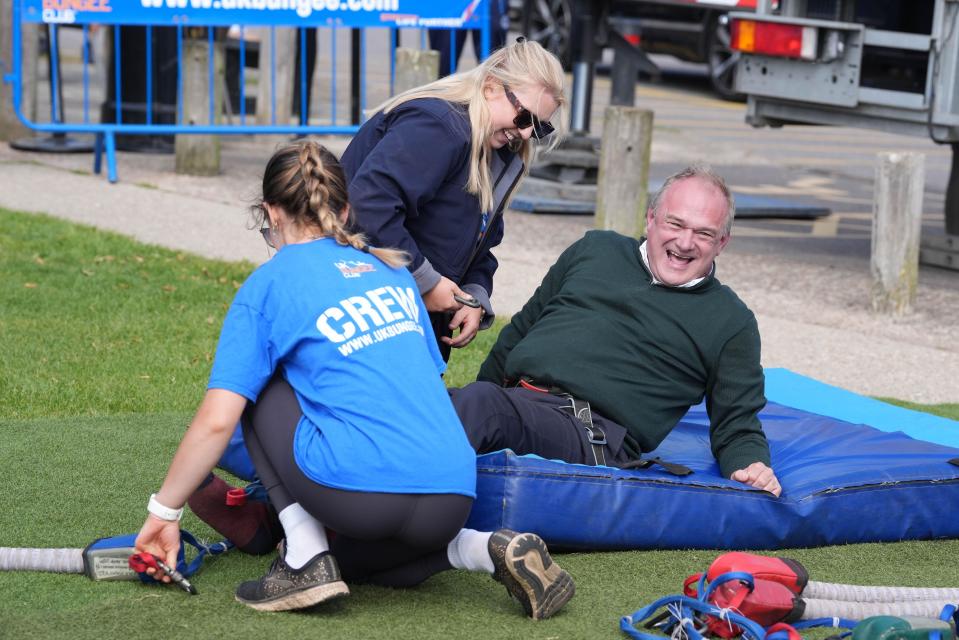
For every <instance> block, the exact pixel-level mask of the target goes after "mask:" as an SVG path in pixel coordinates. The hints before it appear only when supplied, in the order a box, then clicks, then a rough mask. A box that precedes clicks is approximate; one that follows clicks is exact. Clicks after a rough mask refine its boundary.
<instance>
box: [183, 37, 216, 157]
mask: <svg viewBox="0 0 959 640" xmlns="http://www.w3.org/2000/svg"><path fill="white" fill-rule="evenodd" d="M205 32H206V29H203V28H196V29H193V28H191V29H188V30H187V33H186V37H184V39H183V69H182V73H183V113H182V114H181V116H180V122H182V123H183V124H186V125H209V124H217V123H219V122H221V120H222V115H221V114H222V111H223V89H222V87H223V83H222V82H218V78H222V77H223V72H224V71H223V64H224V63H223V44H222V43H220V42H214V43H213V51H210V43H209V41H208V40H207V38H206V33H205ZM211 55H212V56H213V86H212V87H211V86H210V56H211ZM211 92H212V93H213V121H212V123H211V121H210V93H211ZM175 148H176V172H177V173H185V174H188V175H194V176H213V175H216V174H218V173H219V172H220V137H219V136H216V135H197V134H189V133H184V134H180V135H177V136H176V143H175Z"/></svg>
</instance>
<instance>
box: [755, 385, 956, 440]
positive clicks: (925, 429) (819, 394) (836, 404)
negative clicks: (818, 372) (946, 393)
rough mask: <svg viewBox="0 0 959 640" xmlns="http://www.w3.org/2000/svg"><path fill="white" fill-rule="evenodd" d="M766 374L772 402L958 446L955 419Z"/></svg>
mask: <svg viewBox="0 0 959 640" xmlns="http://www.w3.org/2000/svg"><path fill="white" fill-rule="evenodd" d="M765 374H766V398H768V399H769V400H770V401H771V402H777V403H779V404H784V405H786V406H787V407H793V408H796V409H803V410H805V411H809V412H810V413H818V414H819V415H823V416H829V417H832V418H836V419H838V420H845V421H846V422H853V423H856V424H868V425H869V426H870V427H876V428H877V429H879V430H881V431H902V432H903V433H905V434H906V435H909V436H912V437H913V438H918V439H919V440H927V441H929V442H937V443H939V444H944V445H947V446H950V447H959V422H956V421H955V420H949V419H947V418H941V417H939V416H934V415H932V414H930V413H922V412H921V411H913V410H911V409H904V408H902V407H896V406H894V405H891V404H886V403H885V402H880V401H879V400H873V399H872V398H867V397H865V396H860V395H858V394H855V393H853V392H852V391H846V390H845V389H840V388H839V387H833V386H831V385H828V384H826V383H824V382H820V381H818V380H814V379H813V378H807V377H806V376H801V375H799V374H798V373H793V372H792V371H790V370H789V369H766V370H765Z"/></svg>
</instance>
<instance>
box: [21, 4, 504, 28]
mask: <svg viewBox="0 0 959 640" xmlns="http://www.w3.org/2000/svg"><path fill="white" fill-rule="evenodd" d="M487 1H488V0H443V1H442V2H440V1H438V0H21V2H22V12H21V16H22V19H23V20H25V21H26V22H47V23H60V24H92V23H98V24H124V25H137V24H139V25H178V24H179V25H184V26H186V25H198V26H200V25H202V26H229V25H233V24H250V25H283V26H343V27H425V28H446V29H462V28H480V27H481V25H482V24H483V20H482V16H483V15H484V14H485V13H486V7H485V6H484V4H485V2H487Z"/></svg>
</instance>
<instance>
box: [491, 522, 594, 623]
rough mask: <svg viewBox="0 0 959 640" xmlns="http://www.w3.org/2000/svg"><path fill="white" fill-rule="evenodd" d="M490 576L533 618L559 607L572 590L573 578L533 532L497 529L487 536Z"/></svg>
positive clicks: (567, 600)
mask: <svg viewBox="0 0 959 640" xmlns="http://www.w3.org/2000/svg"><path fill="white" fill-rule="evenodd" d="M489 554H490V556H491V557H492V558H493V566H494V567H495V571H494V572H493V578H495V579H496V580H497V581H498V582H501V583H502V584H503V585H505V586H506V590H507V591H508V592H509V594H510V595H511V596H513V597H514V598H516V599H517V600H519V601H520V603H521V604H522V605H523V608H524V609H525V610H526V615H528V616H529V617H530V618H533V619H534V620H542V619H544V618H548V617H550V616H551V615H553V614H554V613H556V612H557V611H559V610H560V609H562V608H563V605H565V604H566V603H567V602H569V599H570V598H572V597H573V594H574V593H575V592H576V585H575V584H574V583H573V578H572V577H571V576H570V575H569V574H568V573H566V572H565V571H564V570H563V569H561V568H560V566H559V565H558V564H556V563H555V562H553V559H552V558H551V557H550V555H549V551H548V550H547V549H546V543H545V542H543V539H542V538H540V537H539V536H538V535H536V534H535V533H516V532H515V531H510V530H509V529H500V530H499V531H497V532H495V533H494V534H493V535H492V536H490V539H489Z"/></svg>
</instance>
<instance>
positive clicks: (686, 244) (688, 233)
mask: <svg viewBox="0 0 959 640" xmlns="http://www.w3.org/2000/svg"><path fill="white" fill-rule="evenodd" d="M694 233H695V232H694V231H693V230H692V229H683V230H681V231H680V232H679V234H678V235H677V237H676V244H677V245H679V247H680V248H682V249H692V248H693V247H694V246H695V245H696V243H695V238H696V236H695V235H694Z"/></svg>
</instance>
